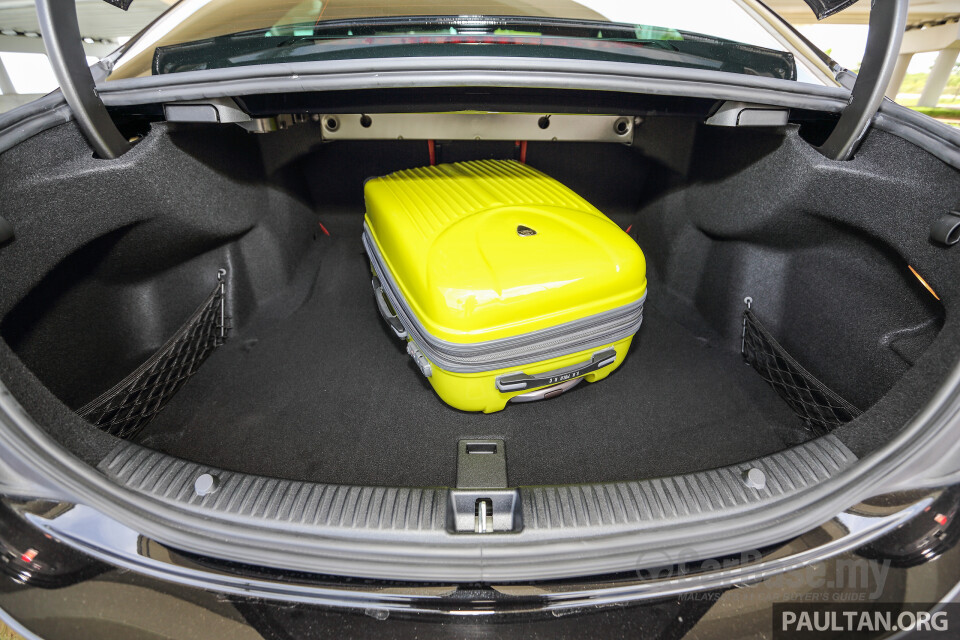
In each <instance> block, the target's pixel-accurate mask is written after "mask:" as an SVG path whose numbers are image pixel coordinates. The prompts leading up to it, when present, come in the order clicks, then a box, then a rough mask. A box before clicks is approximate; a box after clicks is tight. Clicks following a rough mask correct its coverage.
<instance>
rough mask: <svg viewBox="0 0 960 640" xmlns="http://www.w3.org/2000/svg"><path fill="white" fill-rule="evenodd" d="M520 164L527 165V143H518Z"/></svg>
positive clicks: (522, 141) (524, 141)
mask: <svg viewBox="0 0 960 640" xmlns="http://www.w3.org/2000/svg"><path fill="white" fill-rule="evenodd" d="M520 164H527V141H526V140H521V141H520Z"/></svg>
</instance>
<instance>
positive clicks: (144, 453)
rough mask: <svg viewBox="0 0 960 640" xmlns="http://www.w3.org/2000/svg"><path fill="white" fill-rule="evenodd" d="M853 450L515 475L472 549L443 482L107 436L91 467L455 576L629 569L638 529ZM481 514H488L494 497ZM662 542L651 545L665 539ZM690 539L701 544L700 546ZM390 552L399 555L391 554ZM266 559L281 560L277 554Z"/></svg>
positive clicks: (746, 507)
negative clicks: (376, 483)
mask: <svg viewBox="0 0 960 640" xmlns="http://www.w3.org/2000/svg"><path fill="white" fill-rule="evenodd" d="M490 442H492V441H490ZM463 446H464V447H465V446H466V444H465V443H464V444H463ZM473 455H477V456H482V455H483V454H473ZM856 460H857V458H856V456H855V455H854V454H853V453H852V452H850V450H849V449H847V448H846V447H845V446H844V445H843V444H842V443H841V442H840V440H839V439H837V438H836V437H835V436H832V435H829V436H825V437H823V438H819V439H817V440H812V441H810V442H807V443H805V444H802V445H799V446H797V447H794V448H793V449H790V450H788V451H784V452H782V453H778V454H773V455H770V456H765V457H763V458H759V459H757V460H754V461H752V462H746V463H742V464H738V465H734V466H731V467H726V468H723V469H715V470H710V471H703V472H698V473H691V474H686V475H683V476H676V477H672V478H659V479H651V480H640V481H637V482H611V483H599V484H592V485H569V486H552V487H532V488H527V487H521V488H520V491H519V494H520V503H521V504H520V508H518V509H516V512H515V513H513V515H511V518H513V520H512V522H514V525H512V527H516V528H519V526H521V525H519V524H518V523H522V527H523V528H522V531H515V530H514V531H513V532H511V533H510V535H509V536H506V537H504V536H495V535H485V536H483V538H484V542H483V548H482V553H481V549H480V547H479V546H477V545H478V542H477V541H476V540H471V539H470V537H469V536H468V537H467V539H464V538H463V536H460V535H455V534H451V533H449V531H448V526H449V522H450V519H451V515H450V513H449V511H448V510H449V508H450V506H449V504H450V503H449V496H448V494H449V493H450V491H448V490H447V489H436V488H426V489H420V488H388V487H359V486H347V485H327V484H317V483H309V482H298V481H292V480H280V479H276V478H265V477H259V476H252V475H247V474H242V473H236V472H231V471H224V470H221V469H216V468H213V467H210V466H208V465H202V464H197V463H192V462H187V461H184V460H179V459H177V458H172V457H170V456H167V455H165V454H163V453H160V452H157V451H153V450H151V449H146V448H143V447H141V446H139V445H136V444H133V443H122V444H120V445H118V446H117V448H116V449H115V450H114V451H113V452H112V453H111V454H110V455H108V456H107V457H106V458H105V459H104V460H103V461H102V462H101V463H100V465H99V467H98V469H99V470H100V471H101V472H103V473H104V474H105V475H106V476H107V477H109V478H110V479H112V480H113V481H115V482H116V483H117V484H119V485H120V486H122V487H123V488H125V489H128V490H132V491H136V492H137V493H138V494H140V495H144V496H147V497H148V498H149V499H151V500H152V501H155V502H156V503H158V504H164V505H167V506H171V507H176V508H179V509H183V510H185V511H188V512H190V513H192V514H193V515H196V516H199V517H202V518H204V519H205V521H206V522H208V523H209V524H208V526H211V527H213V528H214V529H215V530H217V531H218V535H223V533H224V532H225V530H226V528H227V523H229V524H230V525H232V526H238V527H240V529H241V530H242V531H246V532H249V531H251V530H254V529H258V530H263V531H272V532H273V533H272V535H275V536H278V538H277V539H276V540H275V542H276V545H277V548H278V549H279V548H280V547H281V546H282V545H281V540H280V538H284V539H286V538H287V537H288V536H293V537H294V538H296V539H298V540H300V541H303V540H307V539H311V540H323V541H324V542H325V543H326V545H333V546H335V547H337V546H341V545H345V544H346V545H349V544H351V543H355V542H357V541H358V540H362V541H363V550H362V552H359V551H358V553H357V554H351V556H350V558H349V559H348V560H347V561H348V563H349V562H356V563H359V564H361V565H362V567H363V570H362V571H360V572H357V571H354V572H353V574H354V575H366V576H369V577H378V578H385V579H425V580H458V581H459V580H476V579H479V578H481V577H482V578H484V579H502V580H510V579H533V577H534V576H535V577H536V578H538V579H548V578H559V577H569V576H575V575H586V574H591V573H594V574H595V573H601V572H605V571H612V570H624V569H631V570H632V569H635V568H636V562H637V560H636V555H637V554H638V553H639V552H640V551H641V548H639V547H635V546H634V545H633V544H632V543H630V542H629V540H630V539H632V538H631V537H632V536H638V538H637V539H638V540H643V539H645V538H646V537H648V536H650V535H653V534H656V532H658V531H663V530H664V527H674V526H676V525H677V524H683V525H685V526H688V527H692V526H694V525H695V524H698V523H703V524H706V523H710V522H715V521H716V518H717V517H718V516H721V515H732V514H737V515H743V514H746V513H748V512H766V511H767V510H770V509H773V508H775V505H778V504H780V503H781V502H783V501H784V500H787V499H789V498H790V497H792V496H795V495H797V494H799V493H801V492H803V491H805V490H807V489H810V488H811V487H814V486H816V485H818V484H819V483H822V482H824V481H826V480H828V479H830V478H833V477H836V476H837V475H839V474H840V473H841V472H842V471H844V470H845V469H848V468H850V467H851V466H852V465H853V464H854V463H855V462H856ZM751 470H754V473H753V474H752V476H751V478H753V477H755V476H756V475H757V473H756V471H759V472H760V473H761V474H762V475H763V478H764V479H765V480H764V482H763V483H762V484H761V485H760V486H759V487H757V486H749V485H748V484H747V482H746V479H747V477H748V475H750V472H751ZM204 474H209V475H211V476H213V477H214V478H216V481H217V482H216V484H217V487H218V488H217V490H216V491H214V492H212V493H208V494H205V495H198V494H197V492H196V490H195V481H196V479H197V478H198V477H200V476H202V475H204ZM754 484H756V483H754ZM477 491H479V494H484V496H480V495H479V494H478V495H477V496H473V498H474V502H475V499H476V498H477V497H486V494H491V495H492V492H493V491H494V490H486V491H484V490H477ZM471 504H472V503H471ZM493 515H494V516H496V515H497V511H496V509H495V510H494V514H493ZM471 528H472V525H471ZM607 536H614V537H615V538H616V537H617V536H628V538H621V539H619V541H618V542H616V543H615V545H614V548H615V550H616V551H615V553H613V556H612V557H608V554H610V553H611V552H613V549H611V548H607V547H606V546H605V544H603V543H601V541H602V540H604V539H605V537H607ZM586 538H593V539H594V543H593V544H592V545H591V546H590V547H589V549H588V548H584V547H583V546H582V544H583V541H584V539H586ZM573 539H576V540H578V541H579V542H578V543H576V546H577V548H578V551H577V554H576V558H573V559H569V560H565V561H564V562H562V563H559V562H555V561H553V560H552V558H555V557H556V556H555V554H556V553H558V552H560V553H562V551H560V549H561V548H565V547H566V546H567V545H569V544H571V542H570V541H571V540H573ZM374 542H378V543H382V545H383V547H382V548H380V549H375V548H374V547H373V546H371V545H372V544H373V543H374ZM409 544H417V545H433V546H434V547H432V548H435V552H433V553H429V554H427V555H426V556H418V558H419V559H418V560H417V561H416V562H414V563H413V565H411V564H409V563H408V560H410V561H411V562H412V560H411V559H410V558H409V553H408V552H403V551H402V549H403V548H404V547H403V545H409ZM677 544H678V545H679V546H678V548H677V549H676V551H677V553H681V552H686V553H690V552H691V551H692V550H691V549H690V548H689V547H688V546H687V545H685V544H684V543H683V541H682V540H679V539H678V540H677ZM512 545H518V546H512ZM537 545H544V547H542V548H538V546H537ZM668 546H669V545H664V546H661V547H659V548H661V549H663V550H667V548H668ZM757 546H759V545H757ZM554 547H559V548H554ZM231 551H232V552H239V551H240V548H238V547H231ZM697 551H703V552H704V553H707V554H709V553H712V550H710V549H708V548H706V547H698V548H697ZM252 553H253V556H252V557H246V558H233V557H231V558H230V559H236V560H240V561H248V562H254V563H255V564H264V563H265V564H271V557H270V556H269V554H265V553H262V552H261V551H260V550H255V551H253V552H252ZM395 553H401V554H402V556H403V557H404V558H406V560H400V561H397V560H396V559H395V558H394V559H391V554H395ZM295 555H296V556H297V561H296V562H297V564H296V567H287V568H297V569H303V570H315V571H328V572H332V573H337V572H343V569H342V568H341V566H340V563H341V562H343V561H344V558H343V557H342V552H340V553H334V554H333V555H332V556H331V557H328V558H327V560H326V561H325V562H320V564H319V565H318V564H316V563H315V562H314V560H313V558H312V557H310V556H307V555H303V554H295ZM221 557H222V556H221ZM282 557H285V558H289V557H291V556H290V555H289V554H285V555H283V556H282ZM688 559H690V558H688ZM275 566H285V565H284V564H283V563H282V562H281V564H279V565H275ZM598 567H599V569H598ZM354 568H355V569H356V567H354Z"/></svg>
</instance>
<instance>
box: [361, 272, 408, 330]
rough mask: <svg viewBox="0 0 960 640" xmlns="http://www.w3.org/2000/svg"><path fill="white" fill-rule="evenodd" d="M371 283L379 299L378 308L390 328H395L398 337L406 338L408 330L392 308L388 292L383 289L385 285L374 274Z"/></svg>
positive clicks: (374, 293) (374, 295) (374, 294)
mask: <svg viewBox="0 0 960 640" xmlns="http://www.w3.org/2000/svg"><path fill="white" fill-rule="evenodd" d="M370 284H371V285H373V297H374V298H376V300H377V308H378V309H380V315H381V316H383V319H384V320H386V321H387V324H388V325H390V328H391V329H393V332H394V333H395V334H397V337H398V338H400V339H401V340H406V339H407V330H406V329H404V328H403V323H402V322H400V318H398V317H397V314H396V313H394V312H393V310H391V309H390V302H389V301H388V300H387V294H386V292H385V291H384V290H383V285H381V284H380V278H378V277H377V276H373V280H371V281H370Z"/></svg>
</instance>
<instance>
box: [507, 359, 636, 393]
mask: <svg viewBox="0 0 960 640" xmlns="http://www.w3.org/2000/svg"><path fill="white" fill-rule="evenodd" d="M616 360H617V351H616V349H604V350H603V351H598V352H596V353H595V354H593V357H592V358H590V360H588V361H587V362H581V363H580V364H577V365H574V366H572V367H567V368H565V369H556V370H554V371H545V372H543V373H538V374H536V375H532V376H528V375H527V374H525V373H523V372H519V373H508V374H507V375H503V376H500V377H498V378H497V389H499V390H500V391H523V390H524V389H536V388H537V387H545V386H547V385H551V384H557V383H560V382H566V381H567V380H571V379H573V378H579V377H580V376H582V375H586V374H588V373H591V372H593V371H596V370H597V369H602V368H603V367H608V366H610V365H611V364H613V363H614V362H616Z"/></svg>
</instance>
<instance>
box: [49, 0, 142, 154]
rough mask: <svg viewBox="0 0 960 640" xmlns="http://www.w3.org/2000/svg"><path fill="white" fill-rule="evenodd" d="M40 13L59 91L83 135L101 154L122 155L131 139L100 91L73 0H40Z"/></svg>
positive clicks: (127, 149)
mask: <svg viewBox="0 0 960 640" xmlns="http://www.w3.org/2000/svg"><path fill="white" fill-rule="evenodd" d="M37 17H38V18H39V21H40V31H41V32H42V33H43V44H44V46H45V47H46V48H47V56H48V57H49V58H50V64H51V66H52V67H53V72H54V74H55V75H56V76H57V82H59V83H60V91H62V92H63V97H64V98H65V99H66V101H67V104H68V105H70V109H71V110H72V111H73V115H74V117H75V118H76V120H77V124H78V125H79V126H80V130H81V131H83V135H84V136H86V138H87V140H88V141H89V142H90V146H91V147H93V150H94V151H96V152H97V155H98V156H99V157H101V158H116V157H119V156H121V155H123V154H124V153H126V152H127V151H129V150H130V143H129V142H127V140H126V138H124V137H123V134H122V133H120V130H119V129H117V125H116V124H114V122H113V120H112V119H111V118H110V114H109V113H107V108H106V107H104V106H103V102H101V100H100V96H99V95H97V90H96V85H95V84H94V81H93V74H92V73H91V72H90V68H89V67H88V66H87V59H86V55H85V54H84V52H83V41H82V40H81V39H80V26H79V24H77V6H76V4H75V2H74V0H37Z"/></svg>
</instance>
